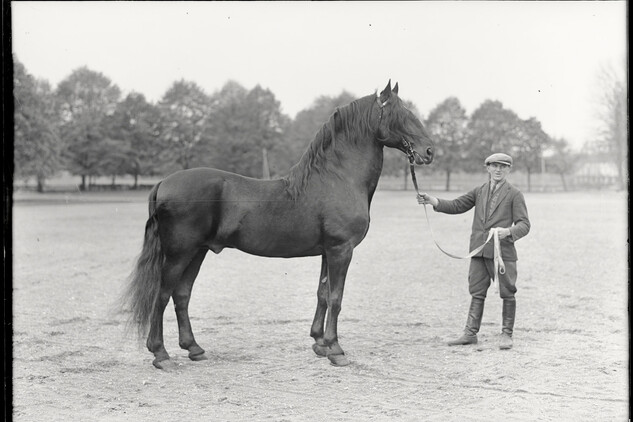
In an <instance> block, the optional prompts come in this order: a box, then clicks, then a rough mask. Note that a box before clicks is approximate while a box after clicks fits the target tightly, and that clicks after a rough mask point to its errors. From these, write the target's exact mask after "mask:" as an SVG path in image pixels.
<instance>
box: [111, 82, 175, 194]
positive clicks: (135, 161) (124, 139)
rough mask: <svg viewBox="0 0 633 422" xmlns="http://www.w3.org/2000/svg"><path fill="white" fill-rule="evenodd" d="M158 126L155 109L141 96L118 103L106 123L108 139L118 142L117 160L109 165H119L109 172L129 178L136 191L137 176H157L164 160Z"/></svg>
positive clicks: (157, 112)
mask: <svg viewBox="0 0 633 422" xmlns="http://www.w3.org/2000/svg"><path fill="white" fill-rule="evenodd" d="M160 122H161V116H160V112H159V110H158V107H156V106H155V105H153V104H151V103H148V102H147V101H146V100H145V96H144V95H143V94H139V93H135V92H132V93H130V94H128V96H127V97H126V98H125V99H124V100H123V101H121V102H119V103H118V104H117V107H116V109H115V111H114V113H113V114H112V116H110V117H109V119H108V127H109V130H108V132H109V135H110V137H111V138H112V139H115V140H119V141H120V142H119V144H118V146H117V149H116V156H115V157H111V159H110V160H109V161H114V162H116V161H122V162H120V164H119V165H117V166H114V167H112V165H111V164H109V165H108V168H109V169H110V170H109V171H112V169H113V168H116V169H117V171H118V172H119V173H116V174H130V175H132V176H133V177H134V188H137V187H138V177H139V176H141V175H154V174H158V173H160V172H161V170H162V166H163V162H164V161H165V160H166V157H164V155H165V143H164V142H163V140H162V138H161V137H160ZM113 146H114V145H113ZM117 156H118V157H117ZM109 174H114V173H109Z"/></svg>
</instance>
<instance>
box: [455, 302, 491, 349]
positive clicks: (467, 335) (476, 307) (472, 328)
mask: <svg viewBox="0 0 633 422" xmlns="http://www.w3.org/2000/svg"><path fill="white" fill-rule="evenodd" d="M483 314H484V299H479V298H475V297H473V298H472V299H471V301H470V309H469V310H468V319H467V320H466V328H464V334H463V335H462V336H461V337H460V338H458V339H455V340H451V341H449V342H448V345H449V346H462V345H466V344H477V333H478V332H479V327H480V326H481V317H482V315H483Z"/></svg>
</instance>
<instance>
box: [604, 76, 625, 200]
mask: <svg viewBox="0 0 633 422" xmlns="http://www.w3.org/2000/svg"><path fill="white" fill-rule="evenodd" d="M599 85H600V87H601V89H600V92H601V95H600V97H599V98H598V101H597V108H598V117H599V118H600V121H601V123H602V124H601V126H600V129H599V135H598V141H599V142H603V143H604V144H605V145H606V146H607V148H608V150H609V152H610V157H611V159H612V160H613V162H614V163H615V165H616V166H617V168H618V176H619V179H620V188H621V189H626V188H627V187H628V175H627V173H628V161H629V148H628V107H627V106H628V86H627V81H626V79H625V77H623V76H622V75H619V74H618V73H617V71H616V70H615V68H613V67H612V66H609V67H604V68H602V70H601V73H600V74H599Z"/></svg>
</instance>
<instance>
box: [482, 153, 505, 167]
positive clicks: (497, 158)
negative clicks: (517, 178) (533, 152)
mask: <svg viewBox="0 0 633 422" xmlns="http://www.w3.org/2000/svg"><path fill="white" fill-rule="evenodd" d="M484 163H485V164H486V165H488V164H490V163H501V164H505V165H506V166H512V157H510V156H509V155H508V154H504V153H502V152H497V153H495V154H492V155H491V156H490V157H488V158H486V161H485V162H484Z"/></svg>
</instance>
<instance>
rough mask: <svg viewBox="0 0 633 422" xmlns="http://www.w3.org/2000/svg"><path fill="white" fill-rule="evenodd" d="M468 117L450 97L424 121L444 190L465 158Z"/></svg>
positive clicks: (456, 101)
mask: <svg viewBox="0 0 633 422" xmlns="http://www.w3.org/2000/svg"><path fill="white" fill-rule="evenodd" d="M467 125H468V116H467V115H466V110H465V109H464V108H463V107H462V105H461V104H460V102H459V100H458V99H457V98H455V97H450V98H447V99H446V100H444V101H443V102H442V103H440V104H438V105H437V107H435V108H434V109H433V110H431V113H430V114H429V117H428V119H427V120H426V128H427V130H428V131H429V132H430V134H431V136H432V137H433V139H434V140H435V154H436V158H437V162H438V163H439V167H440V168H441V169H442V170H444V172H445V174H446V190H447V191H449V190H450V181H451V173H452V172H453V171H454V170H455V169H459V168H460V167H461V166H462V163H463V162H464V161H465V160H466V158H467V151H466V127H467Z"/></svg>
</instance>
